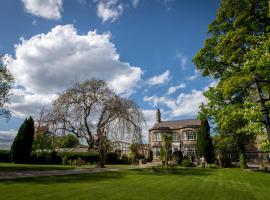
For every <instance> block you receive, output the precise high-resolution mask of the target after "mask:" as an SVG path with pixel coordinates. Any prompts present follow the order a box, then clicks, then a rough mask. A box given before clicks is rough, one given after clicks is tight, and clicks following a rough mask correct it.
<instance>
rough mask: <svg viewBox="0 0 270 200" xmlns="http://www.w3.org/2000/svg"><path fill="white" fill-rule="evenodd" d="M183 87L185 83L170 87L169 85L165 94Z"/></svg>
mask: <svg viewBox="0 0 270 200" xmlns="http://www.w3.org/2000/svg"><path fill="white" fill-rule="evenodd" d="M185 87H186V84H185V83H180V84H179V85H177V86H171V87H169V89H168V92H167V94H173V93H175V92H176V90H178V89H182V88H185Z"/></svg>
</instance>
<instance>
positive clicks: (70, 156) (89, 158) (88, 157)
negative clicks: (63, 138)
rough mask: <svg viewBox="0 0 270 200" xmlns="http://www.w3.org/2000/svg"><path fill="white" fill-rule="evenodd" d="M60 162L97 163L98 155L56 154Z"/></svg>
mask: <svg viewBox="0 0 270 200" xmlns="http://www.w3.org/2000/svg"><path fill="white" fill-rule="evenodd" d="M58 156H60V157H61V160H62V159H64V160H72V161H73V160H79V159H80V160H84V161H85V162H86V163H90V164H93V163H96V162H98V154H97V153H93V152H58Z"/></svg>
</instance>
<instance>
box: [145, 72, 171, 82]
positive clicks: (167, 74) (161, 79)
mask: <svg viewBox="0 0 270 200" xmlns="http://www.w3.org/2000/svg"><path fill="white" fill-rule="evenodd" d="M170 79H171V76H170V70H167V71H165V72H164V73H162V74H160V75H158V76H153V77H151V78H149V79H148V81H147V83H148V84H149V85H161V84H164V83H166V82H168V81H169V80H170Z"/></svg>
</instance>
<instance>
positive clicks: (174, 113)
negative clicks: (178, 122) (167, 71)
mask: <svg viewBox="0 0 270 200" xmlns="http://www.w3.org/2000/svg"><path fill="white" fill-rule="evenodd" d="M217 84H218V80H213V81H211V82H210V83H209V85H207V86H206V87H204V88H203V89H202V90H195V89H193V90H192V91H191V92H190V93H180V94H179V95H178V96H177V97H176V98H169V97H168V96H166V95H164V96H161V97H158V96H156V95H154V96H150V97H148V96H145V97H144V98H143V100H144V101H145V102H148V103H150V104H151V105H152V106H153V107H160V106H161V105H165V106H167V107H168V108H169V111H168V112H167V114H168V115H169V116H170V117H180V116H190V117H195V116H196V115H197V114H198V112H199V106H200V105H201V104H202V103H204V104H205V105H206V104H207V103H208V101H207V98H206V97H205V96H204V95H203V93H204V92H205V91H207V90H208V88H209V87H215V86H216V85H217ZM180 85H181V84H180ZM180 85H179V86H180ZM183 87H184V85H183ZM168 92H169V90H168Z"/></svg>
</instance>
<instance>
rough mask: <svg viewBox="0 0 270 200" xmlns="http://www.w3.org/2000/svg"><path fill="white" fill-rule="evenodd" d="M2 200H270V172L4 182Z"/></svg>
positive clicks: (143, 173)
mask: <svg viewBox="0 0 270 200" xmlns="http://www.w3.org/2000/svg"><path fill="white" fill-rule="evenodd" d="M0 192H1V196H0V199H3V200H5V199H8V200H12V199H14V200H15V199H16V200H17V199H20V200H24V199H25V200H29V199H36V200H39V199H40V200H41V199H50V200H54V199H57V200H61V199H63V200H68V199H72V200H80V199H81V200H87V199H93V200H98V199H110V200H111V199H126V200H132V199H143V200H151V199H153V200H163V199H168V200H173V199H180V200H185V199H189V200H197V199H203V200H212V199H213V200H221V199H222V200H231V199H233V200H237V199H243V200H251V199H256V200H260V199H261V200H268V199H270V174H269V173H262V172H249V171H242V170H240V169H216V170H215V169H211V170H207V169H183V168H182V169H178V172H177V174H159V175H158V174H155V173H153V172H151V171H150V170H147V169H145V170H139V169H136V170H123V171H117V172H105V173H96V174H81V175H69V176H54V177H53V176H51V177H41V178H24V179H17V180H0Z"/></svg>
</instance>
